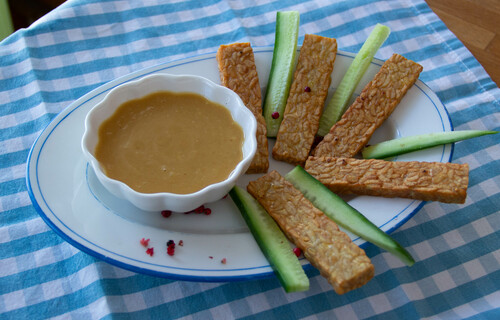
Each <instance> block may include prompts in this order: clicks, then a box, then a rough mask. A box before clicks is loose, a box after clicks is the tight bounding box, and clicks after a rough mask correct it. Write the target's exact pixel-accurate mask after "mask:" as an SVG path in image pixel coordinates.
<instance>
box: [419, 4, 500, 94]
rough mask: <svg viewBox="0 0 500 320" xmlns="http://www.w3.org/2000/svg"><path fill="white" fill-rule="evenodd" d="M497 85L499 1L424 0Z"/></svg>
mask: <svg viewBox="0 0 500 320" xmlns="http://www.w3.org/2000/svg"><path fill="white" fill-rule="evenodd" d="M426 1H427V4H428V5H429V7H431V9H432V10H433V11H434V13H436V14H437V15H438V16H439V18H441V20H442V21H443V22H444V23H445V24H446V26H447V27H448V29H450V30H451V32H453V33H454V34H455V36H456V37H457V38H458V39H460V41H462V43H463V44H464V45H465V46H466V47H467V48H468V49H469V51H470V52H471V53H472V54H473V55H474V57H476V59H477V60H478V61H479V63H481V65H482V66H483V67H484V69H485V70H486V72H488V74H489V75H490V77H491V78H492V79H493V81H494V82H495V83H496V84H497V86H500V0H426Z"/></svg>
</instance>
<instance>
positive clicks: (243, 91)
mask: <svg viewBox="0 0 500 320" xmlns="http://www.w3.org/2000/svg"><path fill="white" fill-rule="evenodd" d="M216 57H217V62H218V64H219V71H220V79H221V83H222V85H223V86H225V87H227V88H229V89H231V90H233V91H234V92H236V93H237V94H238V95H239V96H240V98H241V100H242V101H243V103H244V104H245V106H246V107H247V108H248V109H249V110H250V111H252V113H253V115H254V116H255V119H256V120H257V134H256V136H257V151H256V153H255V156H254V158H253V160H252V163H251V164H250V167H249V168H248V171H247V173H265V172H267V169H268V168H269V151H268V148H267V132H266V130H267V129H266V122H265V120H264V116H263V115H262V96H261V90H260V84H259V76H258V74H257V67H256V66H255V58H254V54H253V50H252V47H251V46H250V43H247V42H245V43H233V44H230V45H221V46H220V47H219V50H218V51H217V56H216Z"/></svg>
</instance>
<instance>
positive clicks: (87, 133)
mask: <svg viewBox="0 0 500 320" xmlns="http://www.w3.org/2000/svg"><path fill="white" fill-rule="evenodd" d="M165 80H166V81H165ZM181 80H184V81H194V82H196V83H200V87H203V88H207V89H209V91H210V92H213V91H219V92H221V93H223V94H224V95H226V96H228V97H229V99H231V100H235V101H236V102H237V103H236V104H235V105H236V107H234V110H238V109H239V111H238V112H243V114H246V116H245V118H248V121H249V122H250V123H249V124H247V125H245V126H244V125H242V124H241V123H240V122H241V121H238V120H237V119H235V117H234V115H233V112H232V110H231V108H229V107H228V106H227V105H225V104H223V103H220V102H216V101H213V100H212V99H210V98H208V97H207V96H206V95H207V93H206V92H203V93H201V92H195V91H194V90H192V88H191V87H188V88H187V89H186V90H182V91H181V90H169V88H168V85H166V86H165V88H164V89H159V90H151V91H146V92H144V93H141V94H140V95H137V96H134V97H133V98H128V99H126V100H125V101H129V100H132V99H140V98H143V97H145V96H147V95H149V94H151V93H154V92H159V91H172V92H178V93H182V92H186V93H197V94H200V95H202V96H204V97H205V98H206V99H208V100H210V101H212V102H215V103H218V104H220V105H222V106H223V107H224V108H226V109H227V110H228V111H229V112H230V113H231V117H232V118H233V121H235V122H236V123H238V124H239V125H240V127H241V129H242V131H243V133H244V138H243V144H242V147H241V149H242V151H243V152H244V149H245V143H249V144H250V152H248V153H247V154H246V155H245V154H243V157H242V159H241V160H240V161H239V162H238V164H237V165H236V166H235V167H234V168H233V170H232V171H231V173H230V174H229V176H228V177H227V178H226V179H224V180H222V181H219V182H216V183H212V184H210V185H207V186H205V187H204V188H202V189H200V190H198V191H195V192H192V193H187V194H178V193H172V192H156V193H143V192H139V191H137V190H134V189H133V188H131V187H130V186H129V185H128V184H126V183H125V182H123V181H121V180H117V179H113V178H110V177H108V176H107V175H106V174H105V173H104V170H103V169H102V167H101V164H100V162H99V161H98V160H97V159H96V158H95V156H94V152H93V151H91V150H89V148H88V147H87V144H88V141H89V139H90V138H92V137H95V139H97V137H96V136H97V133H96V131H97V130H98V129H99V127H100V126H101V125H102V123H103V122H104V121H105V120H107V119H109V117H110V116H111V115H112V114H114V112H116V110H117V109H118V108H119V107H120V106H121V105H122V104H123V103H124V102H121V103H117V104H115V105H113V104H112V103H111V101H112V99H114V97H115V96H118V95H119V94H120V93H121V92H122V91H125V90H127V89H129V88H131V87H140V86H141V85H142V86H144V85H145V83H148V82H151V81H165V83H168V81H181ZM204 91H205V90H204ZM107 108H111V109H112V112H111V114H110V115H109V116H107V117H105V118H103V119H99V120H98V121H97V124H96V123H95V122H96V121H94V120H93V119H92V117H93V115H94V114H95V113H96V112H98V111H100V110H103V109H107ZM245 128H246V129H245ZM256 130H257V121H256V119H255V116H254V115H253V113H252V112H251V111H250V110H249V109H248V108H247V107H246V106H245V104H244V103H243V101H242V100H241V98H240V96H239V95H238V94H237V93H235V92H234V91H232V90H230V89H229V88H227V87H224V86H222V85H219V84H217V83H215V82H213V81H211V80H209V79H207V78H204V77H201V76H197V75H189V74H180V75H175V74H151V75H147V76H145V77H142V78H140V79H137V80H133V81H129V82H126V83H123V84H121V85H119V86H117V87H115V88H113V89H111V90H110V91H109V92H108V93H107V94H106V95H105V97H104V98H103V100H101V101H100V102H98V103H97V104H96V105H95V106H94V107H93V108H92V109H91V110H89V112H88V113H87V115H86V116H85V129H84V133H83V136H82V139H81V149H82V150H83V154H84V156H85V157H86V159H87V161H88V162H89V163H90V165H91V167H92V168H93V170H94V172H95V174H96V176H97V178H98V179H99V181H100V182H101V183H102V184H103V186H104V187H105V188H106V189H107V190H108V191H110V192H112V193H113V194H115V195H117V196H119V197H120V198H124V199H126V200H128V201H130V202H132V204H134V205H135V206H138V207H139V208H140V209H143V210H147V211H157V210H148V209H146V208H144V207H142V206H140V201H144V200H148V201H149V200H151V201H153V200H156V201H160V200H165V201H166V200H167V199H168V200H169V201H183V202H186V201H192V202H194V203H198V202H199V201H195V200H196V199H201V198H202V196H203V195H205V194H206V195H207V196H210V195H209V194H208V193H210V192H217V191H218V190H219V189H222V188H228V186H231V187H230V188H232V186H234V185H235V184H236V181H237V179H238V178H239V177H240V176H241V175H243V174H245V171H246V170H247V168H248V166H249V165H250V163H251V161H252V159H253V157H254V155H255V153H256V149H257V140H256ZM247 140H249V142H247ZM230 188H228V190H227V191H226V192H224V193H227V192H228V191H229V189H230ZM112 189H114V191H115V192H113V190H112ZM116 191H119V195H118V194H117V193H116ZM222 196H224V195H221V196H220V197H217V198H216V199H215V198H214V199H209V200H203V201H201V203H200V204H199V205H196V206H195V207H194V208H196V207H199V206H200V205H202V204H204V203H208V202H212V201H216V200H218V199H219V198H221V197H222ZM165 201H164V202H163V203H164V204H165V209H164V210H169V208H168V205H167V204H166V203H165ZM174 207H179V206H174ZM188 207H192V206H188ZM194 208H193V209H194ZM188 210H190V209H188ZM188 210H187V211H188Z"/></svg>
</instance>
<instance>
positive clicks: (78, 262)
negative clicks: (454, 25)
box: [0, 0, 500, 319]
mask: <svg viewBox="0 0 500 320" xmlns="http://www.w3.org/2000/svg"><path fill="white" fill-rule="evenodd" d="M429 2H431V1H429ZM285 10H298V11H299V12H300V13H301V26H300V35H299V43H300V44H301V43H302V41H303V36H304V34H306V33H314V34H319V35H323V36H329V37H334V38H336V39H337V41H338V44H339V49H341V50H345V51H350V52H357V51H358V50H359V48H360V47H361V45H362V43H363V41H364V39H365V38H366V36H367V35H368V34H369V32H370V31H371V29H372V28H373V26H374V25H375V24H376V23H383V24H386V25H388V26H389V27H390V28H391V30H392V32H391V35H390V37H389V38H388V39H387V41H386V42H385V44H384V46H383V47H382V48H381V49H380V50H379V51H378V53H377V55H376V57H377V58H380V59H387V58H388V57H390V55H391V54H392V53H393V52H397V53H400V54H402V55H404V56H406V57H407V58H409V59H412V60H414V61H417V62H418V63H420V64H422V65H423V67H424V71H423V73H422V74H421V76H420V79H421V80H422V81H424V82H425V83H426V84H427V85H428V86H429V87H430V88H431V89H432V90H433V91H434V92H436V94H437V95H438V97H439V98H440V99H441V101H442V102H443V103H444V105H445V106H446V108H447V110H448V112H449V116H450V119H451V121H452V124H453V126H454V128H455V130H466V129H488V130H499V128H500V126H499V120H500V103H499V98H500V90H499V89H498V87H497V86H496V84H495V83H494V82H493V81H492V79H491V78H490V77H489V76H488V74H487V73H486V72H485V69H484V68H483V67H482V66H481V64H479V63H478V61H477V60H476V59H475V58H474V56H473V55H472V54H471V52H470V51H469V50H468V49H467V48H466V47H465V46H464V44H463V43H462V42H461V41H459V40H458V39H457V38H456V37H455V35H454V34H453V33H452V32H450V30H449V29H448V28H447V27H446V25H445V24H444V23H443V22H442V21H441V20H440V19H439V17H438V16H437V15H436V14H435V13H434V12H433V11H432V10H430V8H429V7H428V5H427V3H426V2H425V1H424V0H413V1H409V0H401V1H390V0H379V1H370V2H369V3H368V1H362V0H353V1H322V0H313V1H284V0H279V1H273V0H262V1H227V0H210V1H203V2H196V1H183V0H178V1H175V2H174V1H171V2H164V1H154V0H151V1H111V0H110V1H102V0H85V1H84V0H69V1H66V2H65V3H64V4H63V5H62V6H60V7H58V8H57V9H55V10H54V11H52V12H50V13H49V14H47V15H46V16H44V17H43V18H42V19H40V20H39V21H37V22H36V23H34V24H33V25H31V26H30V27H29V28H26V29H21V30H18V31H16V32H15V33H14V34H12V35H11V36H9V37H8V38H6V39H5V40H3V41H2V42H0V101H1V104H0V318H6V319H36V318H46V317H54V318H61V319H66V318H69V317H75V318H85V319H87V318H89V319H94V318H129V317H132V318H140V319H145V318H171V319H174V318H175V319H176V318H185V319H231V318H247V319H253V318H255V319H274V318H277V319H283V318H288V319H293V318H306V319H332V318H335V317H337V318H348V319H350V318H372V317H373V318H380V319H391V318H393V319H400V318H405V319H406V318H407V319H421V318H435V319H449V318H469V317H476V318H488V319H494V318H500V291H499V288H500V246H499V243H500V239H499V238H500V215H499V209H498V208H500V178H499V177H500V165H499V164H500V147H499V135H491V136H485V137H481V138H477V139H474V140H467V141H462V142H459V143H456V144H455V147H454V155H453V159H452V161H453V162H456V163H468V164H469V167H470V175H469V189H468V196H467V201H466V203H465V204H443V203H438V202H430V203H426V204H425V205H424V206H423V207H422V209H421V210H420V211H419V212H418V213H417V214H415V215H414V216H413V217H412V218H411V219H410V220H409V221H407V222H406V223H405V224H404V225H403V226H402V227H400V228H399V229H398V230H396V231H395V232H394V233H393V236H394V238H395V239H396V240H397V241H398V242H400V243H401V244H402V245H403V246H404V247H406V248H407V249H408V250H409V252H410V253H411V254H412V255H413V256H414V257H415V260H416V263H415V265H414V266H412V267H411V268H409V267H406V266H404V265H403V264H402V263H400V262H399V261H398V260H397V259H396V258H394V257H393V256H391V255H390V254H388V253H386V252H384V251H382V250H380V249H378V248H376V247H375V246H372V245H369V246H367V247H366V253H367V255H368V256H369V257H370V258H371V259H372V262H373V264H374V266H375V270H376V271H375V277H374V278H373V279H372V280H371V281H370V282H369V283H368V284H367V285H365V286H364V287H362V288H360V289H357V290H354V291H352V292H349V293H347V294H344V295H337V294H336V293H335V292H334V291H333V290H332V288H331V286H330V285H329V284H328V283H327V282H326V280H325V279H324V278H323V277H322V276H321V275H320V274H319V272H318V271H317V270H315V269H310V270H308V271H307V274H308V276H309V278H310V281H311V288H310V290H309V291H307V292H300V293H291V294H287V293H285V292H284V290H283V289H282V287H281V286H280V284H279V281H278V280H277V279H276V278H275V277H270V278H267V279H260V280H248V281H240V282H229V283H210V282H188V281H177V280H171V279H163V278H156V277H152V276H147V275H142V274H137V273H133V272H131V271H127V270H124V269H121V268H118V267H115V266H113V265H110V264H108V263H106V262H104V261H101V260H99V259H97V258H94V257H92V256H90V255H87V254H86V253H84V252H82V251H80V250H78V249H76V248H75V247H73V246H72V245H70V244H69V243H67V242H65V241H64V240H63V239H62V238H61V237H60V236H59V235H57V234H56V233H55V232H54V231H53V230H52V229H51V228H50V227H48V226H47V224H45V223H44V221H43V220H42V218H41V217H40V215H39V214H38V212H37V210H36V209H35V207H34V206H33V203H32V202H31V200H30V197H29V194H28V190H27V186H26V182H25V180H26V159H27V157H28V153H29V150H30V148H31V146H32V145H33V143H34V141H35V140H36V138H37V137H38V135H39V134H40V133H41V132H42V131H43V129H44V128H45V127H46V126H47V125H48V124H49V123H50V121H51V120H52V119H54V117H55V116H56V115H57V114H58V113H59V112H61V111H62V110H64V109H65V108H66V107H67V106H69V105H70V104H71V103H72V102H74V101H75V100H76V99H78V98H80V97H81V96H83V95H84V94H86V93H88V92H89V91H91V90H92V89H95V88H97V87H99V86H101V85H103V84H105V83H107V82H109V81H111V80H113V79H116V78H118V77H120V76H124V75H127V74H129V73H131V72H134V71H137V70H141V69H143V68H146V67H151V66H155V65H158V64H161V63H167V62H170V61H174V60H177V59H182V58H185V57H192V56H196V55H199V54H202V53H210V52H215V51H216V50H217V48H218V46H219V45H220V44H227V43H232V42H243V41H248V42H250V43H251V44H252V45H253V46H267V45H273V43H274V23H275V16H276V14H275V12H276V11H285ZM54 183H57V181H54Z"/></svg>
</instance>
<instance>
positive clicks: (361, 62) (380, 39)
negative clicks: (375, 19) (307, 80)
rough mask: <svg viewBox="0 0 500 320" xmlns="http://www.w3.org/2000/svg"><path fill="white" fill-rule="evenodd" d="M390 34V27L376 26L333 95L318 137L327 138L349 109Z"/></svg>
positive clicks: (325, 111)
mask: <svg viewBox="0 0 500 320" xmlns="http://www.w3.org/2000/svg"><path fill="white" fill-rule="evenodd" d="M390 33H391V29H389V27H387V26H384V25H382V24H380V23H377V24H376V25H375V28H374V29H373V30H372V32H371V33H370V35H369V36H368V38H367V39H366V40H365V43H363V46H362V47H361V49H360V50H359V52H358V53H357V54H356V56H355V57H354V60H353V61H352V62H351V65H350V66H349V68H348V69H347V71H346V73H345V74H344V76H343V77H342V80H341V81H340V84H339V86H338V87H337V89H336V90H335V92H334V93H333V96H332V98H331V99H330V101H329V103H328V104H327V106H326V107H325V109H324V110H323V114H322V115H321V118H320V122H319V129H318V133H317V135H319V136H321V137H323V136H325V135H326V134H327V133H328V132H329V131H330V128H331V127H332V126H333V125H334V124H335V123H336V122H337V121H339V120H340V118H341V117H342V115H343V114H344V112H345V110H346V109H347V107H348V103H349V101H350V99H351V97H352V95H353V93H354V90H355V89H356V87H357V86H358V84H359V82H360V81H361V78H362V77H363V75H364V74H365V73H366V70H367V69H368V67H369V66H370V63H371V62H372V60H373V57H374V56H375V54H376V53H377V51H378V49H379V48H380V47H381V46H382V44H383V43H384V42H385V40H387V37H389V34H390Z"/></svg>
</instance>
